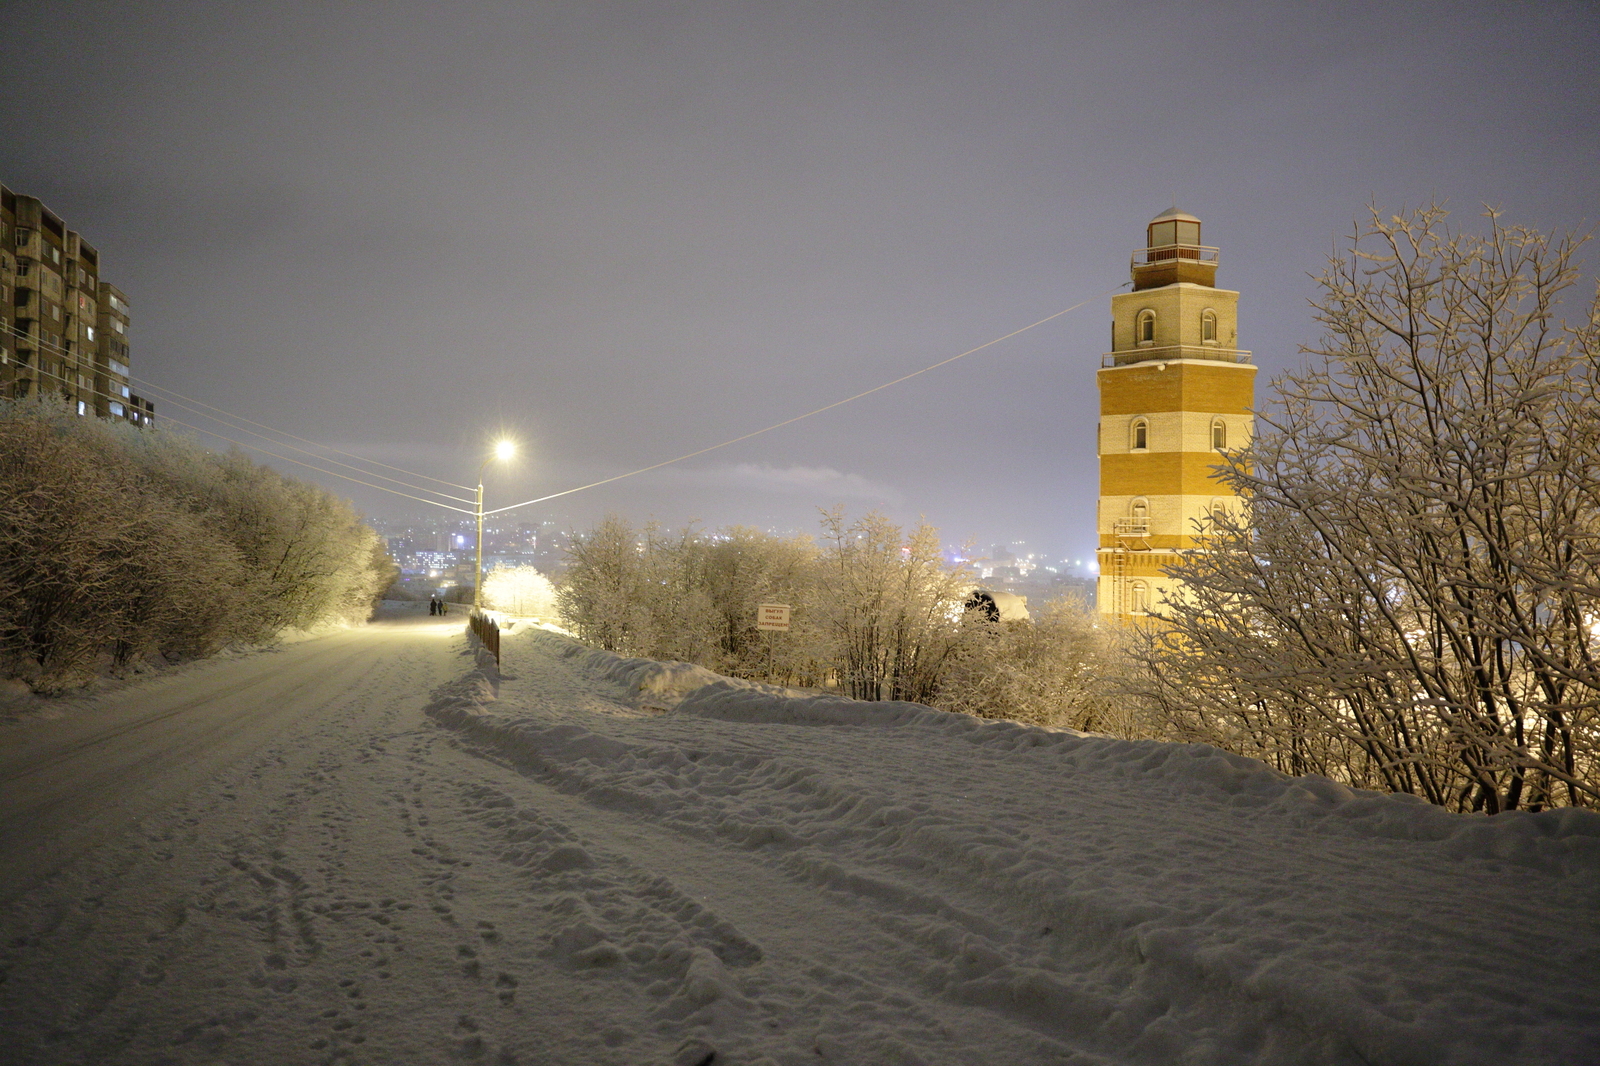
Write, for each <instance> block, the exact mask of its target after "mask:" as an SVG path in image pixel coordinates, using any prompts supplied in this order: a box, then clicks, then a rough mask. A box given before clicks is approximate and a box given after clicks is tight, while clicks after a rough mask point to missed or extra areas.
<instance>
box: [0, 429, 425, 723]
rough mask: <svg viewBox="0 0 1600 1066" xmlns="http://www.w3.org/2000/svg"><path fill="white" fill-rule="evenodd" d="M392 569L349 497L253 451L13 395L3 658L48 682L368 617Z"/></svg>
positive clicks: (0, 594) (5, 468) (3, 518)
mask: <svg viewBox="0 0 1600 1066" xmlns="http://www.w3.org/2000/svg"><path fill="white" fill-rule="evenodd" d="M392 572H393V568H392V566H391V565H390V564H389V562H388V558H387V555H386V553H385V552H384V551H383V545H382V541H381V540H380V539H379V538H378V537H377V535H376V534H375V533H373V532H372V531H371V530H370V529H368V528H367V527H366V526H364V525H363V524H362V523H361V522H360V520H359V519H358V517H357V516H356V514H355V513H354V511H352V510H351V509H350V507H349V505H348V504H346V503H344V502H343V501H341V500H339V499H337V498H336V497H334V496H332V495H331V494H329V493H327V492H325V491H324V490H322V489H319V488H315V487H312V486H309V485H305V484H302V483H299V482H295V481H292V480H290V479H288V478H284V477H282V476H281V475H279V474H276V473H274V472H273V471H271V470H268V469H266V468H264V467H260V466H257V465H255V464H253V463H251V462H250V461H249V460H248V459H246V458H244V457H243V456H242V455H237V454H233V455H218V454H216V453H213V452H209V451H207V450H205V449H204V448H202V447H200V446H199V445H198V444H196V443H194V442H193V441H191V440H188V439H187V438H183V437H178V436H174V435H172V434H169V433H165V432H163V431H160V430H156V429H148V428H147V429H140V428H136V427H134V426H131V425H128V424H126V423H111V422H103V421H100V420H96V419H85V418H80V417H78V416H77V415H76V414H74V413H72V412H71V411H69V410H68V409H66V408H64V407H60V406H57V405H53V404H49V403H40V402H36V401H19V402H8V403H5V404H0V670H3V672H4V674H5V676H7V677H20V678H24V679H26V680H28V681H29V682H30V683H31V684H32V685H33V686H34V687H35V688H36V689H38V690H41V691H56V690H60V689H62V688H65V687H68V686H70V685H72V684H75V683H78V682H81V681H83V680H85V679H86V678H88V677H89V676H91V675H92V674H93V672H94V671H95V670H96V669H97V668H98V667H99V666H100V665H101V664H102V662H106V663H109V664H110V665H113V666H120V665H126V664H127V663H129V662H131V661H133V660H135V659H137V658H140V657H142V656H145V655H149V654H161V655H165V656H168V657H172V658H184V657H193V656H199V655H205V654H209V653H210V652H212V651H215V650H216V649H217V648H218V647H220V646H222V645H223V644H226V643H228V642H230V641H237V640H250V641H254V640H261V639H266V638H269V637H271V636H272V635H274V634H276V633H277V632H278V631H280V630H281V629H283V628H285V627H289V626H307V625H312V624H315V623H317V622H321V621H326V620H332V619H354V618H362V617H365V616H366V615H367V614H368V613H369V612H370V610H371V607H372V605H373V603H374V602H375V599H376V596H377V595H378V593H379V591H380V590H381V589H382V588H383V587H384V586H385V585H387V584H388V582H389V580H390V578H391V576H392Z"/></svg>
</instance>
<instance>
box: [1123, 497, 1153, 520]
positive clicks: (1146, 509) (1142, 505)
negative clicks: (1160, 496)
mask: <svg viewBox="0 0 1600 1066" xmlns="http://www.w3.org/2000/svg"><path fill="white" fill-rule="evenodd" d="M1128 517H1129V518H1132V519H1134V520H1135V521H1138V522H1143V521H1145V520H1146V519H1148V518H1149V517H1150V501H1149V500H1147V499H1145V498H1144V497H1143V496H1135V497H1134V498H1133V501H1132V502H1131V503H1129V504H1128Z"/></svg>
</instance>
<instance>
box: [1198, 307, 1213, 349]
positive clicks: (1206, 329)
mask: <svg viewBox="0 0 1600 1066" xmlns="http://www.w3.org/2000/svg"><path fill="white" fill-rule="evenodd" d="M1200 343H1201V344H1215V343H1217V313H1216V312H1215V311H1202V312H1201V313H1200Z"/></svg>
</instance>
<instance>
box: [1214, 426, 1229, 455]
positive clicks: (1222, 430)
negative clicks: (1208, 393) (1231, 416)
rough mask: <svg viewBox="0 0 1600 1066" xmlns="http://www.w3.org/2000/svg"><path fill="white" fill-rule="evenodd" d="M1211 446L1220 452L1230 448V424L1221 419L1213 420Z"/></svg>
mask: <svg viewBox="0 0 1600 1066" xmlns="http://www.w3.org/2000/svg"><path fill="white" fill-rule="evenodd" d="M1211 446H1212V447H1213V448H1215V449H1216V450H1217V451H1219V452H1220V451H1222V449H1224V448H1226V447H1227V446H1228V423H1226V422H1224V421H1223V420H1222V419H1220V418H1213V419H1212V420H1211Z"/></svg>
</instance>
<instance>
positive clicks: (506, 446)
mask: <svg viewBox="0 0 1600 1066" xmlns="http://www.w3.org/2000/svg"><path fill="white" fill-rule="evenodd" d="M515 454H517V445H516V442H515V441H509V440H501V441H496V442H495V446H494V454H492V455H490V456H489V458H488V459H485V460H484V461H483V462H482V463H480V464H479V465H478V568H477V569H476V570H474V571H473V578H472V611H473V613H474V614H476V613H477V612H478V611H480V610H482V609H483V470H484V467H486V466H488V465H489V461H490V460H491V459H499V460H502V461H504V460H506V459H509V458H511V457H512V456H513V455H515Z"/></svg>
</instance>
